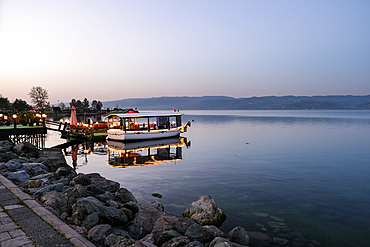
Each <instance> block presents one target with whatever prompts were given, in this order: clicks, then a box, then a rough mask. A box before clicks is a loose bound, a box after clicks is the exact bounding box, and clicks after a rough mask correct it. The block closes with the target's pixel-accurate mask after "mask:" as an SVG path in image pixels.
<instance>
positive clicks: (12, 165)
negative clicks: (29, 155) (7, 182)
mask: <svg viewBox="0 0 370 247" xmlns="http://www.w3.org/2000/svg"><path fill="white" fill-rule="evenodd" d="M5 166H6V168H7V169H8V170H9V171H11V172H16V171H18V170H19V169H21V168H22V167H23V165H22V164H21V163H20V162H19V161H16V160H10V161H8V162H7V163H6V164H5Z"/></svg>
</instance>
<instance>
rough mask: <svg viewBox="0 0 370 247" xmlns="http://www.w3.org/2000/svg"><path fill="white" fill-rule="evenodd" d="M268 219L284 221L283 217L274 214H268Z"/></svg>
mask: <svg viewBox="0 0 370 247" xmlns="http://www.w3.org/2000/svg"><path fill="white" fill-rule="evenodd" d="M270 219H271V220H273V221H280V222H282V221H285V220H284V219H283V218H280V217H276V216H270Z"/></svg>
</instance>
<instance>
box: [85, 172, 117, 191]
mask: <svg viewBox="0 0 370 247" xmlns="http://www.w3.org/2000/svg"><path fill="white" fill-rule="evenodd" d="M86 175H87V176H88V177H89V178H90V180H91V183H92V184H96V185H97V186H99V187H100V188H101V189H103V190H106V191H109V192H116V191H117V190H118V189H119V187H120V184H119V183H117V182H115V181H112V180H109V179H106V178H104V177H102V176H101V175H100V174H99V173H90V174H86Z"/></svg>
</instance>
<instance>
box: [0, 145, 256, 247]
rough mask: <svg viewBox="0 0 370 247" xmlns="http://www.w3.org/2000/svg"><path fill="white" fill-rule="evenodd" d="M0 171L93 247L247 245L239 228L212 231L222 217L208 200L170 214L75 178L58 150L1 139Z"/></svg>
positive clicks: (103, 183) (93, 179)
mask: <svg viewBox="0 0 370 247" xmlns="http://www.w3.org/2000/svg"><path fill="white" fill-rule="evenodd" d="M0 172H1V174H3V175H4V176H5V177H7V178H8V179H9V180H12V181H13V182H14V183H15V184H17V185H18V186H19V188H21V189H22V190H23V191H24V192H26V193H28V194H30V195H31V196H32V197H33V198H35V199H37V200H38V201H39V202H40V203H41V204H42V205H43V206H44V207H45V208H47V209H48V210H50V211H51V212H52V213H53V214H55V215H56V216H58V217H59V218H60V219H61V220H63V221H64V222H65V223H67V224H68V225H70V226H71V227H72V228H73V229H75V230H76V231H77V232H79V233H80V234H81V235H82V236H84V237H86V238H87V239H89V240H90V241H91V242H92V243H94V244H95V245H96V246H115V247H122V246H135V247H154V246H161V247H169V246H171V247H178V246H187V247H198V246H199V247H202V246H206V247H215V246H217V247H226V246H229V247H230V246H232V247H241V246H249V236H248V234H247V233H246V231H245V229H243V228H242V227H240V226H238V227H235V228H234V229H232V230H231V231H230V232H229V233H228V234H225V233H223V232H222V231H221V230H220V229H219V228H217V226H220V225H221V224H222V222H223V221H224V220H225V219H226V214H225V213H224V212H223V211H222V210H221V209H220V208H218V207H217V204H216V203H215V202H214V200H213V199H212V198H211V197H210V196H207V195H206V196H202V197H200V198H199V199H198V200H197V201H195V202H193V203H192V204H191V205H189V207H188V208H187V209H186V210H185V211H184V213H183V215H182V216H177V215H173V214H171V213H168V212H166V211H165V210H164V207H163V205H162V204H161V203H159V202H157V201H152V202H146V203H142V204H140V203H139V202H138V201H137V200H136V198H135V197H134V196H133V194H132V193H131V192H130V191H129V190H127V189H126V188H121V187H120V184H119V183H117V182H115V181H112V180H108V179H106V178H104V177H102V176H100V174H98V173H90V174H82V173H80V174H77V173H76V172H75V171H74V170H73V169H72V168H71V167H70V166H69V165H68V164H67V163H66V161H65V158H64V155H63V153H62V152H61V150H59V149H43V150H38V149H37V148H36V147H34V146H33V145H32V144H30V143H27V142H25V143H20V144H17V145H14V144H12V143H11V142H9V141H0Z"/></svg>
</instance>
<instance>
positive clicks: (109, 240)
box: [104, 233, 125, 246]
mask: <svg viewBox="0 0 370 247" xmlns="http://www.w3.org/2000/svg"><path fill="white" fill-rule="evenodd" d="M123 239H125V238H124V237H122V236H117V235H116V234H113V233H111V234H109V235H108V237H106V238H105V241H104V245H105V246H113V245H115V244H116V243H118V242H119V241H121V240H123Z"/></svg>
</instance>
